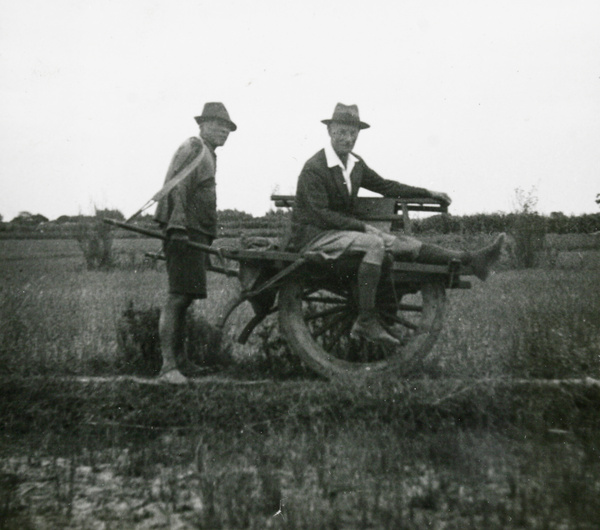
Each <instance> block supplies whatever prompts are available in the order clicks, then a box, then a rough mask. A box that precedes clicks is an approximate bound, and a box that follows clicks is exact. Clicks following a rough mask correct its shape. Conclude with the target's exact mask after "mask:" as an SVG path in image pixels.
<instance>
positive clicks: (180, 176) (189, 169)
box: [127, 138, 208, 221]
mask: <svg viewBox="0 0 600 530" xmlns="http://www.w3.org/2000/svg"><path fill="white" fill-rule="evenodd" d="M198 140H199V141H200V145H201V150H200V153H198V154H197V155H196V156H195V157H194V158H193V159H192V160H191V161H190V163H189V164H186V165H185V166H183V167H182V168H181V169H180V170H179V171H178V172H177V174H176V175H174V176H173V178H172V179H169V180H168V181H167V182H165V185H164V186H163V187H162V188H161V189H160V190H159V191H157V192H156V193H155V194H154V195H153V196H152V198H151V199H150V200H149V201H148V202H146V204H144V206H142V207H141V208H140V209H139V210H138V211H137V212H135V213H134V214H133V215H132V216H131V217H130V218H129V219H127V221H131V220H132V219H133V218H134V217H137V216H138V215H139V214H141V213H142V212H143V211H144V210H146V209H148V208H150V206H152V205H153V204H154V203H155V202H158V201H160V199H162V198H163V197H165V196H166V195H168V194H169V192H170V191H171V190H172V189H173V188H174V187H175V186H177V185H178V184H181V182H183V181H184V180H185V179H186V178H187V177H189V176H190V175H191V174H192V173H193V171H194V170H195V169H196V168H197V167H198V166H200V163H201V162H202V160H204V158H205V157H206V156H207V155H208V148H207V147H206V145H204V142H203V141H202V139H201V138H199V139H198Z"/></svg>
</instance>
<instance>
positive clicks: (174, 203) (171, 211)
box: [154, 137, 217, 238]
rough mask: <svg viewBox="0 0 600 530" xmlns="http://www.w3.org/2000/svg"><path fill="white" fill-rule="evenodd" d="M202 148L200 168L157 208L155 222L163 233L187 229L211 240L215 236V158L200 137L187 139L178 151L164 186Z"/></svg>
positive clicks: (162, 200)
mask: <svg viewBox="0 0 600 530" xmlns="http://www.w3.org/2000/svg"><path fill="white" fill-rule="evenodd" d="M202 149H208V150H209V152H208V156H206V157H204V158H203V159H202V160H201V162H200V165H199V166H198V167H197V168H196V169H195V170H194V171H193V172H192V173H190V175H188V177H187V178H185V180H183V182H181V183H179V184H178V185H177V186H176V187H175V188H173V189H172V190H171V192H170V193H169V194H168V195H167V196H165V197H163V198H162V199H161V200H160V201H159V202H158V205H157V207H156V213H155V214H154V220H155V221H156V222H157V223H159V224H160V225H161V227H162V228H163V229H165V230H166V231H169V230H188V231H190V232H201V233H203V234H207V235H209V236H211V237H212V238H214V237H216V235H217V193H216V182H215V173H216V157H215V154H214V152H213V151H212V150H211V149H210V148H209V147H208V146H207V145H206V144H205V143H204V142H203V141H202V140H201V139H199V138H196V137H192V138H188V139H187V140H186V141H185V142H183V144H181V146H180V147H179V149H178V150H177V152H176V153H175V155H173V159H172V160H171V164H170V166H169V169H168V171H167V176H166V177H165V183H166V182H168V181H169V180H171V179H172V178H173V177H175V176H176V175H177V173H179V171H180V170H181V169H182V168H184V167H185V166H186V165H187V164H189V163H190V162H191V161H192V160H193V159H194V158H195V157H196V156H197V155H198V154H199V153H200V151H201V150H202Z"/></svg>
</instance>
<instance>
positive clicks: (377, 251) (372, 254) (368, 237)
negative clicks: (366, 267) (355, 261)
mask: <svg viewBox="0 0 600 530" xmlns="http://www.w3.org/2000/svg"><path fill="white" fill-rule="evenodd" d="M361 239H362V242H363V245H364V247H365V250H366V251H365V256H364V258H363V263H370V264H372V265H381V264H382V263H383V259H384V258H385V242H384V241H383V239H381V237H379V236H378V235H376V234H365V235H364V236H363V237H362V238H361Z"/></svg>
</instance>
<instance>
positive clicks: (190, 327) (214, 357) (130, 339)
mask: <svg viewBox="0 0 600 530" xmlns="http://www.w3.org/2000/svg"><path fill="white" fill-rule="evenodd" d="M159 319H160V310H159V309H158V308H157V307H152V308H150V309H142V310H140V309H135V308H134V306H133V302H129V305H128V306H127V308H126V309H125V311H123V313H122V315H121V318H120V319H119V321H118V322H117V343H118V345H119V351H120V354H121V365H122V368H123V369H124V371H125V372H126V373H129V374H135V375H143V376H155V375H157V374H158V373H159V371H160V368H161V365H162V356H161V352H160V339H159V333H158V324H159ZM222 342H223V341H222V334H221V332H220V330H218V329H217V328H215V327H214V326H212V325H211V324H210V323H209V322H208V321H207V320H206V319H204V318H202V317H201V316H198V315H195V314H193V313H192V312H191V311H188V314H187V318H186V338H185V344H184V348H185V353H186V355H187V358H188V359H189V360H190V361H192V362H194V363H195V364H197V365H199V366H203V367H223V366H226V365H228V364H230V361H231V352H230V348H229V346H228V345H225V344H223V343H222Z"/></svg>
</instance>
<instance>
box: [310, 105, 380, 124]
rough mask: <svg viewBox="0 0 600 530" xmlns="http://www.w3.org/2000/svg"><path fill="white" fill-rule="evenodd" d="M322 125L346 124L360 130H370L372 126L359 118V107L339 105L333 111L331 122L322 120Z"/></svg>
mask: <svg viewBox="0 0 600 530" xmlns="http://www.w3.org/2000/svg"><path fill="white" fill-rule="evenodd" d="M321 123H324V124H325V125H329V124H330V123H345V124H346V125H356V126H357V127H358V128H359V129H368V128H369V127H370V125H369V124H368V123H365V122H364V121H360V118H359V117H358V107H357V106H356V105H344V104H343V103H338V104H337V105H336V106H335V109H334V111H333V116H332V117H331V119H330V120H321Z"/></svg>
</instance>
